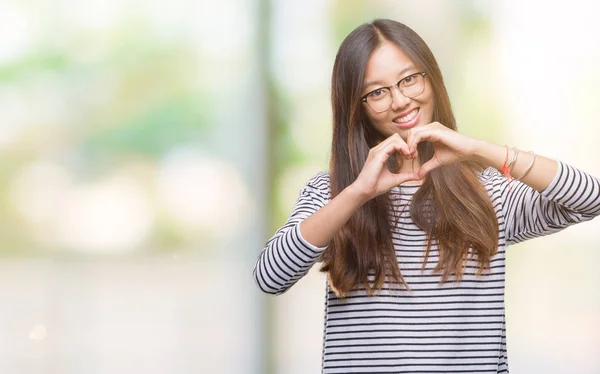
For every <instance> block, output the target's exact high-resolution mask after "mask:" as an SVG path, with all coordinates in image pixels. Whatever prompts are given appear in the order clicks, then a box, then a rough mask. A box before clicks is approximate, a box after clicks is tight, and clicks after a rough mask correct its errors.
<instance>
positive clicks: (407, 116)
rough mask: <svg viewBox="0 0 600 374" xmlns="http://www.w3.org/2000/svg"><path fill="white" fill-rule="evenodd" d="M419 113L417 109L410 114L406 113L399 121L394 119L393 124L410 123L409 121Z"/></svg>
mask: <svg viewBox="0 0 600 374" xmlns="http://www.w3.org/2000/svg"><path fill="white" fill-rule="evenodd" d="M418 112H419V109H418V108H417V109H415V110H413V111H412V112H410V113H408V114H407V115H405V116H404V117H400V118H399V119H395V120H394V122H396V123H405V122H408V121H410V120H411V119H413V118H414V117H415V116H416V115H417V113H418Z"/></svg>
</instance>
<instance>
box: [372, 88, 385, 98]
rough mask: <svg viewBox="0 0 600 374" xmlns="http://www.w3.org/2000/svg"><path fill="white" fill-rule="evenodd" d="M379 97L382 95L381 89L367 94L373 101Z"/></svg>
mask: <svg viewBox="0 0 600 374" xmlns="http://www.w3.org/2000/svg"><path fill="white" fill-rule="evenodd" d="M381 95H383V90H382V89H379V90H375V91H373V92H371V93H370V94H369V97H372V98H374V99H375V98H377V97H379V96H381Z"/></svg>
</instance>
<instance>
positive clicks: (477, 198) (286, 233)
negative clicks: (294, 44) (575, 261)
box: [254, 20, 600, 373]
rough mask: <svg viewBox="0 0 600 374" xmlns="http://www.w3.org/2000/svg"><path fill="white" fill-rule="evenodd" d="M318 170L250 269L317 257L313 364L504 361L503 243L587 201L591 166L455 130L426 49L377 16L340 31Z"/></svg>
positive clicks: (580, 212) (271, 281)
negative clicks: (320, 293)
mask: <svg viewBox="0 0 600 374" xmlns="http://www.w3.org/2000/svg"><path fill="white" fill-rule="evenodd" d="M331 96H332V105H333V142H332V155H331V162H330V170H329V173H318V174H316V175H315V176H314V177H313V178H311V179H310V180H309V181H308V183H307V184H306V185H305V186H304V188H303V189H302V190H301V193H300V198H299V199H298V201H297V202H296V205H295V206H294V208H293V211H292V213H291V215H290V217H289V219H288V221H287V222H286V223H285V225H284V226H283V227H281V228H280V229H279V230H277V232H276V233H275V235H274V236H273V237H272V238H271V239H270V240H269V241H268V242H267V244H266V247H265V248H264V249H263V250H262V252H261V254H260V256H259V258H258V260H257V263H256V266H255V269H254V278H255V280H256V282H257V284H258V285H259V287H260V288H261V289H262V290H263V291H264V292H267V293H270V294H275V295H279V294H282V293H284V292H285V291H286V290H288V289H289V288H290V287H291V286H292V285H293V284H294V283H295V282H296V281H298V279H300V278H301V277H302V276H304V275H305V274H306V273H307V272H308V270H309V269H310V268H311V267H312V265H313V264H314V263H315V262H317V261H321V262H322V266H321V270H322V271H324V272H326V273H327V275H328V287H327V297H326V305H325V307H326V308H325V332H324V343H323V364H322V370H323V372H324V373H375V372H377V373H451V372H457V373H458V372H461V373H465V372H472V373H503V372H508V364H507V354H506V325H505V318H504V316H505V313H504V274H505V253H506V247H507V245H508V244H510V243H518V242H521V241H524V240H527V239H531V238H534V237H538V236H542V235H548V234H551V233H554V232H557V231H559V230H561V229H564V228H565V227H567V226H570V225H573V224H576V223H579V222H583V221H587V220H590V219H592V218H594V217H595V216H597V215H599V214H600V180H598V179H597V178H595V177H593V176H591V175H588V174H586V173H584V172H582V171H580V170H578V169H576V168H574V167H572V166H569V165H566V164H564V163H561V162H559V161H555V160H552V159H549V158H546V157H542V156H540V155H536V154H535V153H534V152H524V151H521V150H519V149H517V148H509V147H505V146H501V145H497V144H492V143H489V142H486V141H482V140H477V139H472V138H469V137H467V136H465V135H462V134H460V133H458V132H457V131H456V123H455V119H454V115H453V113H452V109H451V106H450V100H449V98H448V93H447V92H446V88H445V86H444V82H443V79H442V75H441V73H440V69H439V67H438V65H437V62H436V60H435V58H434V56H433V54H432V53H431V51H430V50H429V48H428V47H427V45H426V44H425V42H424V41H423V40H422V39H421V38H420V37H419V36H418V35H417V34H416V33H415V32H414V31H413V30H411V29H410V28H408V27H406V26H404V25H402V24H400V23H398V22H395V21H391V20H375V21H374V22H373V23H371V24H364V25H361V26H360V27H358V28H357V29H355V30H354V31H353V32H352V33H350V35H348V37H346V39H345V40H344V41H343V43H342V45H341V46H340V49H339V51H338V54H337V56H336V60H335V65H334V68H333V78H332V95H331Z"/></svg>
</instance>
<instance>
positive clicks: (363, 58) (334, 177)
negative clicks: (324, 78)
mask: <svg viewBox="0 0 600 374" xmlns="http://www.w3.org/2000/svg"><path fill="white" fill-rule="evenodd" d="M385 41H388V42H391V43H394V44H395V45H396V46H398V47H399V48H400V49H402V50H403V51H404V52H405V53H406V54H407V55H408V56H409V57H410V59H411V60H412V61H413V62H414V63H415V64H416V65H417V66H418V67H419V68H420V69H421V70H422V71H424V72H425V73H426V74H427V75H426V77H427V79H429V82H430V86H431V89H432V90H433V100H434V111H433V121H437V122H440V123H442V124H443V125H445V126H447V127H448V128H450V129H452V130H456V122H455V119H454V114H453V113H452V108H451V105H450V99H449V97H448V92H447V91H446V87H445V85H444V81H443V78H442V74H441V72H440V69H439V67H438V64H437V62H436V60H435V57H434V56H433V54H432V53H431V50H430V49H429V47H428V46H427V45H426V44H425V42H424V41H423V40H422V39H421V37H419V35H417V33H415V32H414V31H413V30H412V29H410V28H409V27H407V26H405V25H403V24H401V23H399V22H396V21H392V20H384V19H378V20H375V21H373V22H372V23H369V24H363V25H361V26H359V27H358V28H356V29H355V30H354V31H352V32H351V33H350V34H349V35H348V36H347V37H346V39H344V41H343V42H342V44H341V46H340V49H339V51H338V53H337V55H336V58H335V64H334V67H333V75H332V85H331V102H332V107H333V140H332V150H331V160H330V165H329V168H330V181H331V197H332V198H334V197H335V196H337V195H338V194H339V193H340V192H341V191H343V190H344V189H345V188H346V187H348V186H349V185H350V184H352V183H353V182H354V181H355V180H356V178H357V177H358V175H359V174H360V172H361V170H362V168H363V166H364V164H365V161H366V159H367V155H368V153H369V149H370V148H372V147H374V146H375V145H376V144H377V142H378V141H380V140H381V135H379V133H378V132H377V131H376V130H375V129H374V128H373V126H371V124H370V123H369V121H368V119H367V116H366V114H365V112H364V111H363V106H362V105H360V95H361V91H362V86H363V81H364V74H365V69H366V66H367V62H368V60H369V57H370V56H371V54H372V53H373V51H374V50H375V49H377V48H378V47H379V46H380V45H381V44H382V43H383V42H385ZM418 151H419V157H420V162H421V164H423V163H425V162H426V161H428V160H429V159H431V158H432V157H433V146H432V144H431V143H429V142H422V143H420V144H419V145H418ZM399 166H400V165H398V163H397V161H396V160H395V158H394V157H390V160H389V161H388V167H389V168H390V170H398V167H399ZM477 170H481V167H480V166H479V165H476V164H473V163H467V162H457V163H454V164H451V165H445V166H442V167H439V168H436V169H434V170H432V171H431V172H429V173H428V174H427V176H426V177H425V179H424V180H423V184H422V185H421V187H420V188H419V190H418V191H417V192H416V193H415V195H414V197H413V200H412V203H411V207H410V213H411V216H412V219H413V220H414V222H415V223H416V224H417V225H418V226H419V227H421V228H422V229H423V230H424V231H425V232H426V234H427V238H428V243H427V249H426V252H425V258H424V263H423V268H425V265H426V263H427V260H428V256H429V251H430V248H431V245H432V243H434V242H435V243H436V244H437V245H438V247H439V251H440V257H439V261H438V264H437V266H436V268H435V271H437V272H441V273H442V282H444V281H446V280H448V279H449V278H450V277H451V276H455V279H456V280H460V279H461V277H462V274H463V266H464V262H465V261H466V259H467V257H468V255H469V248H472V249H473V254H474V255H475V256H476V257H475V258H476V260H477V261H478V262H479V264H480V266H479V270H478V274H481V273H482V272H483V270H484V269H485V268H486V267H489V263H490V258H491V257H492V256H493V255H494V254H495V253H496V251H497V249H498V223H497V217H496V214H495V212H494V209H493V207H492V203H491V200H490V198H489V195H488V194H487V192H486V190H485V188H484V187H483V185H482V184H481V182H480V181H479V179H478V178H477V175H476V171H477ZM389 213H390V199H389V195H388V194H382V195H379V196H377V197H376V198H374V199H371V200H370V201H368V202H367V203H365V204H364V205H363V206H361V208H360V209H359V210H358V211H357V212H356V213H355V214H354V215H353V216H352V217H351V218H350V220H349V221H348V222H347V223H346V224H345V225H344V226H343V227H342V228H341V229H340V231H339V232H338V233H337V234H336V235H335V236H334V238H333V239H332V241H331V242H330V243H329V246H328V248H327V249H326V250H325V252H323V254H322V256H321V261H322V262H323V264H322V266H321V271H323V272H327V273H328V275H329V282H330V285H331V287H332V289H333V290H334V291H335V292H336V293H337V294H338V295H339V296H343V295H344V294H346V293H347V292H348V291H350V290H352V289H355V288H356V287H357V286H364V287H365V289H366V290H367V291H368V293H369V294H373V293H374V292H375V291H376V290H379V289H381V287H382V286H383V284H384V282H385V281H386V278H387V279H388V281H391V282H390V283H391V284H396V285H404V286H405V287H407V288H408V285H407V283H406V282H405V280H404V278H403V277H402V274H401V272H400V269H399V267H398V263H397V259H396V253H395V249H394V245H393V242H392V237H391V234H390V233H391V226H392V222H390V220H389V216H390V214H389ZM371 272H372V275H373V278H372V280H369V274H370V273H371Z"/></svg>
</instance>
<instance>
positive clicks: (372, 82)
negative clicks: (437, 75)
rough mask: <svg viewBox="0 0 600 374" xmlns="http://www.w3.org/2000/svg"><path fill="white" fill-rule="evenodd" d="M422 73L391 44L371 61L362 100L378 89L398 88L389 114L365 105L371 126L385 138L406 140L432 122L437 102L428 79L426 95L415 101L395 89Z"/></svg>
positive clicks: (381, 47) (386, 43) (421, 95)
mask: <svg viewBox="0 0 600 374" xmlns="http://www.w3.org/2000/svg"><path fill="white" fill-rule="evenodd" d="M420 71H421V70H420V68H419V67H418V66H416V65H415V64H414V63H413V62H412V60H411V59H410V58H409V57H408V56H407V55H406V54H405V53H404V52H403V51H402V50H401V49H400V48H398V47H397V46H396V45H395V44H393V43H390V42H388V41H386V42H384V43H383V44H382V45H381V46H380V47H379V48H377V49H376V50H375V51H374V52H373V54H372V55H371V57H370V58H369V61H368V62H367V69H366V71H365V80H364V82H363V90H362V92H361V97H362V96H363V95H366V94H367V93H369V92H371V91H373V90H376V89H378V88H381V87H388V86H391V85H394V86H393V87H392V88H391V92H392V98H393V100H392V103H391V106H390V108H389V109H388V110H386V111H384V112H382V113H377V112H376V111H374V110H373V109H372V108H371V107H370V106H369V105H368V104H367V103H365V102H361V105H363V110H364V111H365V113H366V114H367V117H368V118H369V121H370V122H371V125H372V126H373V127H375V129H377V131H378V132H379V133H380V134H381V135H382V136H383V137H384V138H387V137H389V136H391V135H393V134H394V133H398V134H399V135H400V136H401V137H402V138H403V139H404V140H406V139H407V138H408V132H409V131H410V129H412V128H415V127H417V126H423V125H426V124H428V123H431V122H432V118H433V106H434V100H433V92H432V89H431V85H430V84H429V77H428V76H425V78H424V86H425V88H424V90H423V92H422V93H421V94H420V95H418V96H416V97H414V98H412V99H411V98H408V97H406V96H404V95H403V94H402V93H401V92H400V90H399V89H398V87H397V86H395V84H396V83H397V82H398V81H399V80H401V79H403V78H405V77H407V76H409V75H411V74H414V73H418V72H420ZM379 93H380V92H376V93H375V95H377V94H379Z"/></svg>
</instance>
